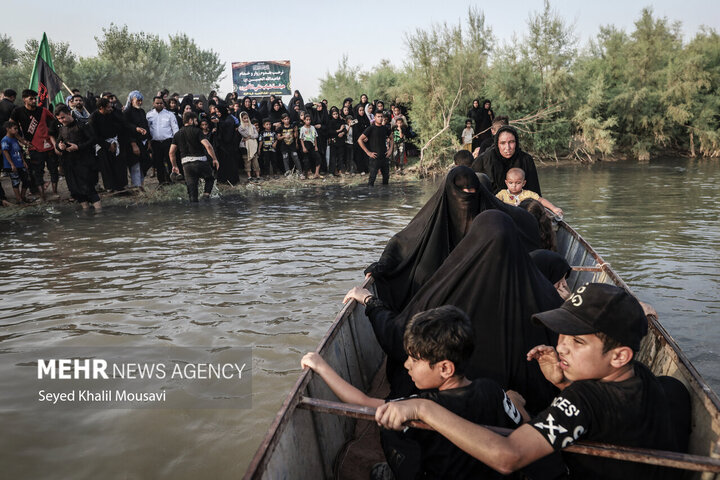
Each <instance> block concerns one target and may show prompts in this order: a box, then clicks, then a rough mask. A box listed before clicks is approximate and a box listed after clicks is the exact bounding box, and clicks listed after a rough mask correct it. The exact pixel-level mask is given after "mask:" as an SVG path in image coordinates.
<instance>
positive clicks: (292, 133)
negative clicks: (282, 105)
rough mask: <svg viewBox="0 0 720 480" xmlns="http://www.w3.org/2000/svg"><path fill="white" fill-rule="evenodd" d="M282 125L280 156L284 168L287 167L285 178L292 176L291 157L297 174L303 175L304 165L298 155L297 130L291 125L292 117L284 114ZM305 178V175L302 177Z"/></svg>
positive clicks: (280, 130)
mask: <svg viewBox="0 0 720 480" xmlns="http://www.w3.org/2000/svg"><path fill="white" fill-rule="evenodd" d="M280 120H281V121H282V125H280V127H279V128H278V129H277V134H278V137H279V140H282V142H278V144H279V145H280V154H281V155H282V160H283V167H285V176H289V175H291V174H292V169H291V167H290V157H292V159H293V164H294V168H295V173H296V174H297V175H302V164H301V163H300V157H298V154H297V128H296V127H295V126H294V125H291V124H290V115H288V114H287V113H283V114H282V116H281V117H280ZM302 176H303V177H304V175H302Z"/></svg>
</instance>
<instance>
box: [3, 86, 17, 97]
mask: <svg viewBox="0 0 720 480" xmlns="http://www.w3.org/2000/svg"><path fill="white" fill-rule="evenodd" d="M3 95H5V96H6V97H16V96H17V92H16V91H15V90H13V89H12V88H6V89H5V91H3Z"/></svg>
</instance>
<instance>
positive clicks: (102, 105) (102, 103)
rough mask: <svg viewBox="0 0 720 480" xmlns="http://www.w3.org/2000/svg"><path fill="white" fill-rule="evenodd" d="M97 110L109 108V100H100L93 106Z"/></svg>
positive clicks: (103, 98)
mask: <svg viewBox="0 0 720 480" xmlns="http://www.w3.org/2000/svg"><path fill="white" fill-rule="evenodd" d="M95 106H96V107H97V108H107V107H109V106H110V100H108V99H107V98H105V97H102V98H100V99H99V100H98V101H97V104H96V105H95Z"/></svg>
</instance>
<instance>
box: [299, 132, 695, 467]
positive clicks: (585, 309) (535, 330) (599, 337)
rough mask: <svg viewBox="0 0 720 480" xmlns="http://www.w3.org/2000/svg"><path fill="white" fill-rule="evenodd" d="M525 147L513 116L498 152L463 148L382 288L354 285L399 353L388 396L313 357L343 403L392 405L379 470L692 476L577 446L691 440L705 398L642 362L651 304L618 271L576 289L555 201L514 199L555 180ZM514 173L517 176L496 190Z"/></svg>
mask: <svg viewBox="0 0 720 480" xmlns="http://www.w3.org/2000/svg"><path fill="white" fill-rule="evenodd" d="M525 155H526V154H524V153H523V152H522V151H521V150H520V148H519V143H518V142H517V132H515V131H514V130H513V129H512V127H508V126H504V125H503V126H499V127H498V128H497V129H496V131H495V132H494V146H491V147H490V149H489V150H488V152H485V153H484V154H482V155H480V154H478V153H477V152H476V157H473V153H471V152H470V151H469V150H467V149H463V150H461V151H459V152H458V153H457V155H456V161H455V163H456V166H455V167H453V168H452V169H451V170H450V171H449V173H448V174H447V176H446V177H445V181H444V182H443V183H442V184H441V185H440V187H439V188H438V190H437V192H436V193H435V195H433V196H432V197H431V198H430V200H428V202H427V203H426V204H425V206H423V207H422V208H421V209H420V211H419V212H418V213H417V215H416V216H415V217H414V218H413V219H412V220H411V221H410V223H409V224H408V225H407V226H406V227H405V228H404V229H403V230H401V231H400V232H398V233H397V234H395V235H394V236H393V237H392V238H391V239H390V241H389V242H388V243H387V245H386V247H385V249H384V251H383V253H382V255H381V256H380V258H379V259H378V261H377V262H374V263H373V264H371V265H370V266H369V267H368V268H367V269H366V271H365V273H366V275H367V276H371V277H372V279H373V280H374V282H373V283H374V285H375V291H374V292H373V291H370V290H368V289H365V288H362V287H355V288H353V289H352V290H350V291H349V292H348V294H347V295H346V297H345V299H344V302H348V301H351V300H354V301H356V302H358V303H359V304H361V305H364V308H365V313H366V315H367V317H368V320H369V322H370V324H371V326H372V328H373V331H374V333H375V337H376V339H377V341H378V343H379V344H380V346H381V347H382V349H383V350H384V352H385V353H386V355H387V360H386V371H385V373H386V376H387V379H388V382H389V384H390V393H389V395H388V396H387V397H385V398H375V397H372V396H369V395H367V394H366V393H365V392H362V391H360V390H358V389H357V388H355V387H354V386H353V385H351V384H350V383H348V382H347V381H346V380H345V379H343V378H342V377H341V376H339V375H338V374H337V373H336V372H335V371H334V370H333V369H332V367H331V366H330V365H328V363H327V362H325V360H324V359H323V358H322V357H321V356H320V355H318V354H317V353H309V354H307V355H305V356H304V357H303V358H302V360H301V365H302V366H303V367H304V368H310V369H312V370H313V371H315V372H316V373H317V374H318V375H320V377H321V378H322V379H323V380H324V381H325V382H326V383H327V384H328V386H329V387H330V388H331V390H332V391H333V392H334V393H335V395H336V396H337V397H338V398H339V399H340V400H341V401H343V402H348V403H353V404H360V405H364V406H368V407H373V408H376V409H377V410H376V414H375V419H376V421H377V422H378V424H379V425H381V426H382V427H385V429H383V430H381V443H382V448H383V452H384V453H385V457H386V460H387V462H385V463H379V464H376V465H375V466H374V467H373V471H372V474H371V478H373V479H384V480H392V479H396V480H400V479H417V478H437V479H440V478H483V479H489V478H503V476H504V475H510V474H511V473H512V472H515V471H519V473H518V475H519V476H513V477H511V478H530V479H567V478H582V479H586V478H594V479H613V480H616V479H637V478H680V477H681V476H682V472H681V471H677V470H672V469H668V468H664V467H658V466H655V465H649V464H642V463H632V462H626V461H619V460H614V459H610V458H601V457H595V456H589V455H574V454H563V453H562V451H563V449H564V448H566V447H568V446H570V445H573V444H574V443H576V442H577V441H581V440H590V441H596V442H602V443H611V444H617V445H621V446H630V447H644V448H649V449H659V450H671V451H677V452H684V451H686V449H687V446H688V440H689V432H690V425H691V422H690V397H689V393H688V391H687V389H686V388H685V387H684V386H683V385H682V383H680V382H679V381H678V380H676V379H674V378H671V377H656V376H655V375H653V373H651V371H650V369H649V368H648V367H647V366H646V365H644V364H643V363H641V362H640V361H639V360H638V359H637V356H638V352H639V350H640V345H641V341H642V339H643V337H644V336H645V335H646V333H647V331H648V318H647V315H650V314H654V310H653V309H652V307H650V306H649V305H644V304H641V303H640V302H638V300H637V299H636V298H635V297H633V296H632V295H631V294H630V293H629V292H627V291H626V290H624V289H622V288H619V287H615V286H611V285H607V284H599V283H589V284H584V285H581V286H579V287H578V288H577V289H576V290H575V291H574V292H571V291H570V290H569V288H568V283H567V279H568V277H569V275H570V274H571V273H572V268H571V267H570V265H569V264H568V263H567V261H566V260H565V258H564V257H563V256H561V255H560V254H559V253H558V252H557V241H556V239H555V232H554V230H553V228H552V225H551V221H550V218H549V214H548V213H547V211H546V208H545V206H544V205H543V202H541V200H542V198H541V197H539V196H538V198H533V197H531V198H525V199H522V200H521V201H520V202H519V203H517V204H516V202H515V201H516V200H518V199H517V198H514V199H513V198H509V197H508V195H509V196H510V197H512V196H517V195H518V193H519V192H518V189H520V190H521V189H522V186H524V185H525V182H527V184H528V185H529V184H530V183H531V181H532V185H533V189H534V190H536V191H537V192H538V193H539V192H540V185H539V181H538V179H537V174H536V172H535V170H534V169H532V170H531V169H530V168H529V163H528V162H531V161H532V159H530V160H528V159H527V158H526V157H525ZM521 164H522V166H523V167H525V168H527V169H528V171H531V173H532V175H530V174H526V173H527V172H525V171H524V169H523V168H521V166H520V165H521ZM471 165H472V166H474V167H475V168H471V167H470V166H471ZM478 169H480V170H482V172H479V171H477V170H478ZM531 177H532V179H531ZM500 178H503V179H505V180H504V181H505V182H506V183H505V185H506V186H507V189H505V190H504V191H505V193H504V194H499V195H495V194H494V193H496V192H495V191H494V190H497V189H499V188H500V187H499V186H498V185H497V184H496V183H498V182H500V181H501V180H499V179H500ZM516 205H517V206H516ZM550 205H552V204H550ZM552 208H553V209H556V207H554V206H552ZM557 210H559V209H557ZM551 211H552V210H551ZM554 213H558V212H554ZM560 213H561V212H560ZM409 420H420V421H422V422H425V423H427V424H428V425H430V427H431V428H432V429H433V430H434V431H425V430H416V429H413V428H407V427H406V425H405V424H406V422H407V421H409ZM483 425H490V426H494V427H504V428H510V429H513V432H512V433H511V434H510V435H509V436H508V437H503V436H501V435H498V434H497V433H494V432H493V431H491V430H489V429H488V428H486V427H484V426H483Z"/></svg>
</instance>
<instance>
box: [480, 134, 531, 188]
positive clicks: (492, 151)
mask: <svg viewBox="0 0 720 480" xmlns="http://www.w3.org/2000/svg"><path fill="white" fill-rule="evenodd" d="M503 132H509V133H511V134H513V135H514V136H515V153H514V154H513V156H512V157H510V158H505V157H503V156H502V155H501V154H500V150H498V146H497V144H498V138H499V137H500V134H501V133H503ZM493 142H494V143H493V147H492V148H489V149H488V150H486V151H485V153H483V154H482V155H481V156H480V157H478V158H477V159H476V160H475V162H473V170H475V171H477V172H484V173H486V174H487V175H488V176H489V177H490V180H492V182H493V189H494V193H497V192H499V191H500V190H502V189H503V188H505V175H506V174H507V171H508V170H510V169H511V168H522V169H523V171H524V172H525V180H526V181H527V184H526V185H525V187H524V188H525V190H530V191H533V192H535V193H537V194H538V195H540V196H542V192H540V180H539V179H538V175H537V170H536V169H535V161H534V160H533V158H532V156H530V154H529V153H527V152H524V151H523V150H522V149H521V148H520V137H519V136H518V133H517V130H515V129H514V128H513V127H511V126H508V125H505V126H502V127H500V128H499V129H498V131H497V133H496V134H495V137H494V140H493ZM488 170H490V171H488Z"/></svg>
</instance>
